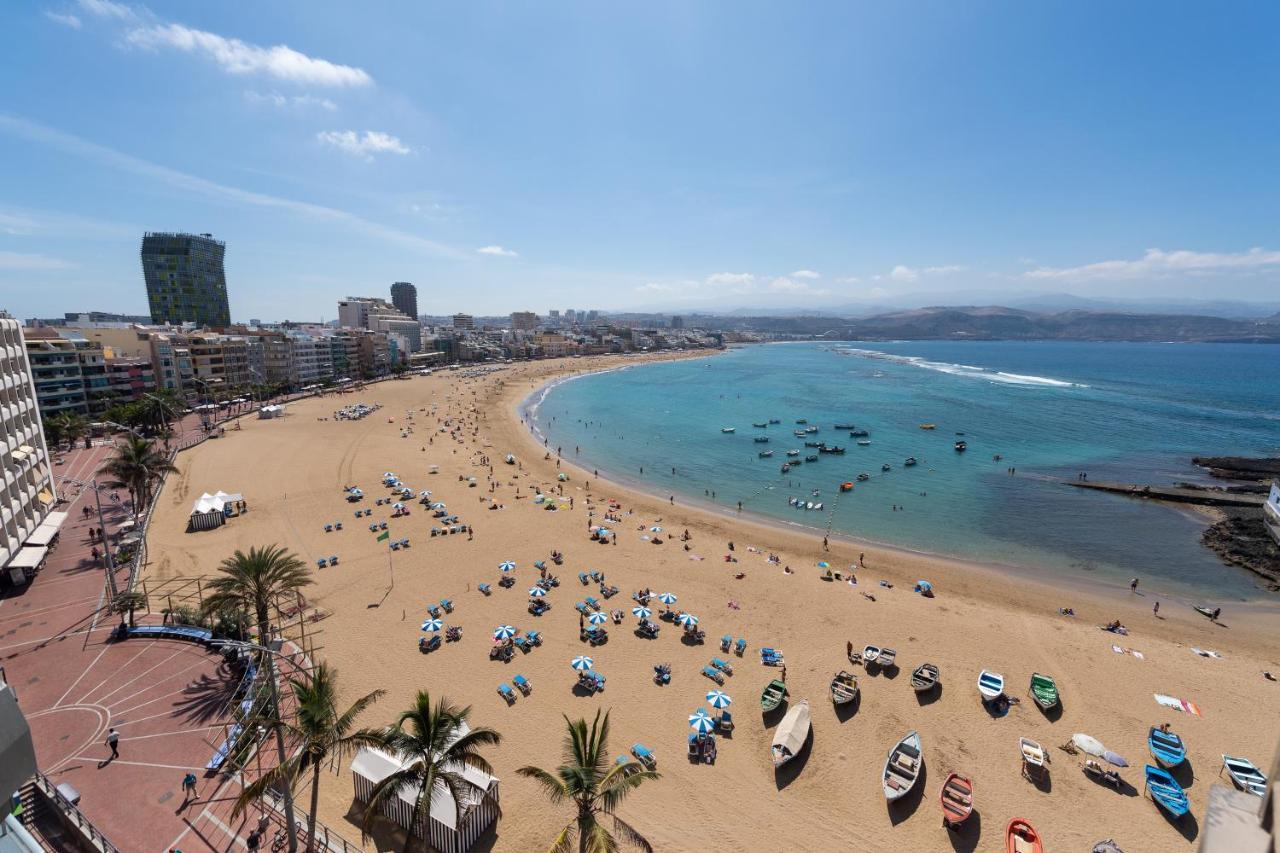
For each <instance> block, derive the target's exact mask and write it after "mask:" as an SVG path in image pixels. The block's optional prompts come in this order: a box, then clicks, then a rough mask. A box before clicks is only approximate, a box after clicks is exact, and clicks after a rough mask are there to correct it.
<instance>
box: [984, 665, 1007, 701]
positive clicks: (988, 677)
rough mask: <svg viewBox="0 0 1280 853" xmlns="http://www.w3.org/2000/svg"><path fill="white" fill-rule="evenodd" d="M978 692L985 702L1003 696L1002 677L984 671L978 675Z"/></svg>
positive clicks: (995, 673)
mask: <svg viewBox="0 0 1280 853" xmlns="http://www.w3.org/2000/svg"><path fill="white" fill-rule="evenodd" d="M978 692H979V693H981V694H982V698H983V699H984V700H985V701H988V702H990V701H993V700H996V699H999V698H1000V697H1001V696H1002V695H1004V676H1003V675H1001V674H1000V673H998V672H992V671H991V670H988V669H984V670H983V671H982V672H981V673H979V675H978Z"/></svg>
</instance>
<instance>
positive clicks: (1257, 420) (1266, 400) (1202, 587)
mask: <svg viewBox="0 0 1280 853" xmlns="http://www.w3.org/2000/svg"><path fill="white" fill-rule="evenodd" d="M524 409H525V414H526V417H527V418H528V420H529V423H530V426H531V427H532V428H533V429H534V430H535V432H536V433H537V434H538V435H539V436H540V437H542V438H544V439H545V440H546V442H547V444H548V446H549V448H550V449H552V450H555V449H556V448H561V451H562V454H563V456H564V457H565V458H566V459H568V460H572V461H575V462H577V463H578V464H579V465H582V466H583V467H586V468H588V469H598V470H599V471H600V473H601V475H603V476H609V477H610V478H613V479H616V480H618V481H620V482H624V483H626V484H628V485H633V486H636V487H639V488H642V489H644V490H646V491H649V492H652V493H655V494H660V495H663V496H666V495H668V494H674V495H676V496H677V499H682V500H686V501H696V502H705V503H714V504H715V505H717V506H719V507H721V508H727V509H730V510H736V507H737V503H738V501H741V502H742V509H743V511H744V513H750V514H754V515H758V516H764V517H767V518H771V519H777V520H782V521H785V522H787V523H791V524H801V525H805V526H808V527H812V528H815V529H816V530H819V531H826V530H830V531H833V532H835V533H844V534H849V535H852V536H856V537H859V538H862V539H865V540H870V541H875V542H881V543H885V544H890V545H895V546H900V547H905V548H911V549H916V550H922V551H927V552H932V553H937V554H945V555H952V556H957V557H961V558H965V559H972V560H977V561H984V562H997V563H1001V564H1005V565H1010V566H1016V567H1023V568H1025V569H1028V570H1032V571H1035V572H1049V573H1052V574H1055V575H1061V574H1064V573H1066V574H1069V575H1072V576H1074V577H1075V578H1077V579H1093V580H1102V581H1105V582H1108V583H1123V582H1127V580H1128V578H1129V577H1132V576H1134V575H1137V576H1139V577H1142V578H1145V579H1150V580H1158V581H1159V582H1160V583H1161V584H1162V585H1163V586H1164V587H1165V588H1167V589H1168V590H1169V591H1170V592H1180V593H1184V594H1186V595H1190V596H1195V595H1202V596H1209V595H1211V596H1212V597H1214V598H1219V599H1221V598H1256V597H1259V596H1260V595H1261V594H1262V593H1261V590H1260V587H1259V586H1258V584H1257V583H1255V580H1254V577H1253V576H1252V575H1250V574H1248V573H1247V572H1245V571H1243V570H1240V569H1237V568H1234V567H1227V566H1224V565H1223V564H1222V563H1221V561H1220V560H1219V559H1218V558H1217V557H1216V556H1215V555H1214V554H1213V553H1212V552H1210V551H1209V550H1208V549H1206V548H1204V547H1203V546H1202V545H1201V544H1200V541H1199V539H1200V534H1201V532H1202V531H1203V529H1204V527H1205V524H1206V522H1205V519H1204V517H1203V516H1202V515H1200V514H1198V513H1196V512H1194V511H1192V510H1188V509H1185V508H1176V507H1170V506H1167V505H1161V504H1153V503H1149V502H1144V501H1138V500H1134V499H1131V498H1126V497H1123V496H1118V495H1108V494H1103V493H1100V492H1094V491H1088V490H1082V489H1076V488H1073V487H1070V486H1067V485H1063V484H1062V482H1061V481H1062V480H1063V479H1066V480H1073V479H1075V478H1076V477H1077V476H1079V475H1080V474H1081V473H1082V472H1083V473H1087V475H1088V477H1089V478H1090V479H1092V480H1118V481H1125V482H1137V483H1159V484H1166V483H1172V482H1176V481H1195V482H1207V481H1208V479H1209V478H1207V476H1206V475H1205V474H1204V472H1202V471H1201V470H1200V469H1198V468H1196V467H1194V466H1193V465H1192V464H1191V457H1192V456H1196V455H1277V454H1280V346H1277V345H1262V344H1259V345H1247V344H1240V345H1237V344H1111V343H1077V342H1006V341H1001V342H977V341H973V342H933V341H930V342H893V343H880V342H876V343H830V342H824V343H796V344H773V345H764V346H746V347H740V348H735V349H732V350H730V351H729V352H727V353H725V354H723V355H719V356H716V357H714V358H707V359H695V360H687V361H675V362H665V363H655V364H646V365H639V366H635V367H631V368H627V369H622V370H615V371H609V372H605V373H597V374H589V375H585V376H580V377H576V378H573V379H570V380H567V381H563V382H560V383H558V384H556V385H554V386H552V387H550V388H548V389H544V391H543V392H541V393H540V394H538V395H535V396H534V397H532V398H530V399H529V400H528V401H526V403H525V407H524ZM771 419H776V420H778V421H780V423H776V424H770V425H769V426H767V427H765V428H757V427H753V426H752V424H753V423H763V422H768V421H769V420H771ZM801 419H803V420H806V421H807V422H808V425H812V426H817V427H818V428H819V431H818V432H817V433H815V434H813V435H810V436H808V437H807V438H808V439H809V440H822V441H826V442H827V443H828V444H838V445H841V446H843V447H845V448H846V450H845V453H844V454H843V455H827V454H821V455H820V456H819V458H818V460H817V461H813V462H805V461H802V460H803V459H804V456H805V455H807V454H811V453H815V452H816V450H814V449H813V448H806V447H805V446H804V440H803V439H800V438H797V437H795V436H794V435H793V431H794V430H797V429H802V428H803V427H802V426H800V425H797V423H796V421H797V420H801ZM837 423H840V424H856V426H857V427H858V428H859V429H865V430H867V432H868V433H869V436H868V438H869V440H870V442H871V443H870V444H869V445H866V446H859V445H857V444H856V439H855V438H852V437H850V435H849V432H850V431H849V430H847V429H845V430H837V429H835V428H834V425H835V424H837ZM923 423H932V424H936V428H935V429H933V430H928V431H926V430H922V429H920V425H921V424H923ZM728 427H732V428H733V429H734V432H733V433H724V432H722V429H723V428H728ZM961 433H962V434H963V435H961ZM759 436H767V437H768V438H769V441H768V443H759V442H756V441H755V440H754V439H756V438H757V437H759ZM957 440H963V441H965V442H966V443H967V445H968V449H967V451H966V452H964V453H958V452H956V451H955V449H954V444H955V442H956V441H957ZM789 449H796V450H800V451H801V455H800V456H799V457H795V460H796V461H797V462H798V463H799V464H798V465H796V466H795V467H794V468H793V470H791V471H790V472H788V473H786V474H783V473H781V472H780V468H781V465H782V463H783V462H784V461H787V457H786V456H785V452H786V451H787V450H789ZM767 450H772V451H773V453H774V455H773V457H772V458H766V459H761V458H759V456H758V454H759V453H760V452H761V451H767ZM997 456H999V457H1000V458H999V459H997V458H995V457H997ZM907 457H915V459H916V460H917V464H916V465H915V466H912V467H908V466H905V465H904V461H905V460H906V459H907ZM884 465H889V466H890V467H889V470H888V471H884V470H882V466H884ZM1010 469H1014V473H1010ZM858 474H866V475H868V478H867V479H866V480H865V481H861V482H859V481H857V475H858ZM846 481H853V482H854V483H855V487H854V489H853V490H852V491H850V492H845V493H842V492H841V491H840V484H841V483H843V482H846ZM815 491H816V492H817V495H816V496H815V495H814V492H815ZM713 495H714V497H713ZM790 498H800V499H803V500H804V501H805V502H815V503H816V502H819V501H820V502H821V503H822V504H823V508H822V509H821V510H818V509H797V508H795V507H793V506H792V505H790V503H789V499H790Z"/></svg>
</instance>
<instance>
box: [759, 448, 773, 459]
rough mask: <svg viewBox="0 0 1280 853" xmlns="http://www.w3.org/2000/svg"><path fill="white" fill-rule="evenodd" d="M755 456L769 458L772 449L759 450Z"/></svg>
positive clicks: (771, 454)
mask: <svg viewBox="0 0 1280 853" xmlns="http://www.w3.org/2000/svg"><path fill="white" fill-rule="evenodd" d="M756 456H758V457H759V458H761V459H768V458H770V457H771V456H773V451H772V450H761V451H760V452H759V453H757V454H756Z"/></svg>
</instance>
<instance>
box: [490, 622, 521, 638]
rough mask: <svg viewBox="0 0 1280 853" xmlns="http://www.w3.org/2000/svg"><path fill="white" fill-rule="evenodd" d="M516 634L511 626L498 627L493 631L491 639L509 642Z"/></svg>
mask: <svg viewBox="0 0 1280 853" xmlns="http://www.w3.org/2000/svg"><path fill="white" fill-rule="evenodd" d="M517 633H518V632H517V631H516V629H515V628H514V627H512V626H511V625H499V626H498V627H497V628H494V629H493V638H494V639H495V640H510V639H511V638H512V637H514V636H515V635H516V634H517Z"/></svg>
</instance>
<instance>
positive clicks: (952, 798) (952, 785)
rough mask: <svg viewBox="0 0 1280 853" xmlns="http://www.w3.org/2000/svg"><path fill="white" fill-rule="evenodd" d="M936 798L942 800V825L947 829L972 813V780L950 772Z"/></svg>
mask: <svg viewBox="0 0 1280 853" xmlns="http://www.w3.org/2000/svg"><path fill="white" fill-rule="evenodd" d="M938 798H939V799H940V800H941V801H942V825H943V826H945V827H946V828H947V829H952V828H954V827H957V826H959V825H960V824H962V823H964V822H965V820H966V819H967V818H968V817H969V815H971V814H973V780H972V779H970V778H969V777H968V776H961V775H960V774H959V773H952V774H951V775H950V776H948V777H947V781H945V782H943V783H942V792H941V793H940V794H939V795H938Z"/></svg>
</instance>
